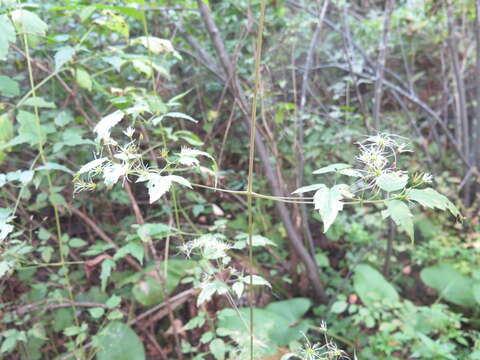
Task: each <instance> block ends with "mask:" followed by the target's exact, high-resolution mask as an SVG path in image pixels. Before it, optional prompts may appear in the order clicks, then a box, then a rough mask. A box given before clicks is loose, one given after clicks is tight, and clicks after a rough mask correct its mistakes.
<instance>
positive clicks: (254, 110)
mask: <svg viewBox="0 0 480 360" xmlns="http://www.w3.org/2000/svg"><path fill="white" fill-rule="evenodd" d="M265 6H266V2H265V0H262V2H261V5H260V19H259V25H258V33H257V45H256V49H255V84H254V89H253V100H252V113H251V119H250V141H249V148H250V152H249V154H248V183H247V204H248V262H249V267H250V292H249V297H248V305H249V309H250V359H251V360H253V330H254V329H253V295H254V293H253V160H254V157H255V133H256V129H257V97H258V87H259V84H260V61H261V58H262V40H263V24H264V20H265Z"/></svg>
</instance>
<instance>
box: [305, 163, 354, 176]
mask: <svg viewBox="0 0 480 360" xmlns="http://www.w3.org/2000/svg"><path fill="white" fill-rule="evenodd" d="M331 172H336V173H339V174H342V175H347V176H352V177H361V176H362V174H361V173H360V172H358V171H357V170H353V169H352V165H349V164H344V163H337V164H330V165H328V166H325V167H323V168H320V169H318V170H315V171H314V172H313V173H314V174H317V175H318V174H327V173H331Z"/></svg>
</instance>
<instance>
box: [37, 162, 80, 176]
mask: <svg viewBox="0 0 480 360" xmlns="http://www.w3.org/2000/svg"><path fill="white" fill-rule="evenodd" d="M35 170H59V171H63V172H66V173H67V174H70V175H73V174H74V172H73V171H72V170H70V169H69V168H67V167H66V166H64V165H61V164H57V163H53V162H47V163H45V164H44V165H42V166H39V167H37V168H36V169H35Z"/></svg>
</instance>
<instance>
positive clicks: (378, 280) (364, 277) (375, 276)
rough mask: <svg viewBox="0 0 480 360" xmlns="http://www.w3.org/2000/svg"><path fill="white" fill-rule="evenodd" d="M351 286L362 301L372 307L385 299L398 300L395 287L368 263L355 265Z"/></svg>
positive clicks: (388, 300) (390, 301) (391, 301)
mask: <svg viewBox="0 0 480 360" xmlns="http://www.w3.org/2000/svg"><path fill="white" fill-rule="evenodd" d="M353 286H354V288H355V291H356V292H357V294H358V296H359V297H360V299H361V300H362V302H363V303H364V304H365V305H366V306H367V307H369V308H372V307H373V308H374V305H375V303H377V302H382V301H383V302H385V301H387V302H388V303H390V304H395V303H396V302H397V301H398V300H399V296H398V293H397V291H396V290H395V288H394V287H393V286H392V285H391V284H390V283H389V282H388V281H386V280H385V278H384V277H383V275H382V274H380V273H379V272H378V271H377V270H375V269H374V268H372V267H371V266H370V265H366V264H360V265H358V266H357V268H356V269H355V275H354V277H353Z"/></svg>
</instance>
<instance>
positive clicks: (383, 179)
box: [375, 173, 408, 192]
mask: <svg viewBox="0 0 480 360" xmlns="http://www.w3.org/2000/svg"><path fill="white" fill-rule="evenodd" d="M375 182H376V184H377V186H378V187H379V188H380V189H382V190H384V191H386V192H392V191H398V190H402V189H403V188H405V186H406V185H407V182H408V176H407V175H399V174H395V173H389V174H382V175H380V176H379V177H377V179H376V180H375Z"/></svg>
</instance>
